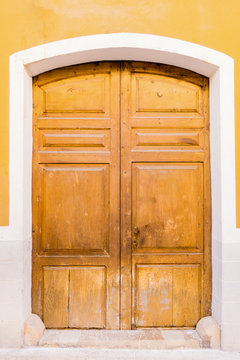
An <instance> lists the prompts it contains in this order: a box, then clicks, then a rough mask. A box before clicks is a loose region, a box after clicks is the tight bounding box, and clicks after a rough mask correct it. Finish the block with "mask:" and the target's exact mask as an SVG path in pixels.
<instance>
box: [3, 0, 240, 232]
mask: <svg viewBox="0 0 240 360" xmlns="http://www.w3.org/2000/svg"><path fill="white" fill-rule="evenodd" d="M0 29H1V31H0V43H1V46H0V79H1V82H0V111H1V119H0V184H1V186H0V225H8V91H9V88H8V58H9V55H11V54H13V53H15V52H16V51H19V50H23V49H26V48H29V47H32V46H35V45H39V44H43V43H47V42H50V41H55V40H61V39H67V38H71V37H76V36H81V35H90V34H102V33H114V32H135V33H148V34H157V35H162V36H169V37H173V38H178V39H183V40H187V41H190V42H193V43H197V44H200V45H204V46H208V47H210V48H213V49H215V50H218V51H221V52H224V53H226V54H227V55H229V56H231V57H233V58H234V60H235V84H236V86H235V89H236V155H237V158H236V169H237V206H238V213H237V218H238V226H240V104H239V102H238V100H239V95H240V40H239V39H240V1H239V0H228V1H227V2H226V1H225V0H11V1H5V0H0Z"/></svg>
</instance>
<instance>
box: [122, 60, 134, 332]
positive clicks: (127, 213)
mask: <svg viewBox="0 0 240 360" xmlns="http://www.w3.org/2000/svg"><path fill="white" fill-rule="evenodd" d="M129 75H130V73H129V71H128V64H127V63H124V62H123V63H121V92H120V93H121V330H129V329H131V307H132V299H131V287H132V285H131V281H132V279H131V278H132V269H131V256H132V239H131V159H130V151H131V145H130V144H131V141H130V136H129V135H130V123H129V114H130V109H129V104H130V101H129V96H130V81H129V80H130V76H129Z"/></svg>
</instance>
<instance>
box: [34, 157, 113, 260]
mask: <svg viewBox="0 0 240 360" xmlns="http://www.w3.org/2000/svg"><path fill="white" fill-rule="evenodd" d="M39 170H40V171H41V172H42V188H43V200H42V202H41V205H42V209H41V210H40V214H42V218H41V219H40V223H42V231H41V233H40V234H39V239H40V241H41V242H42V245H43V246H42V250H43V251H47V250H49V251H50V250H51V251H55V252H57V253H59V252H63V251H64V253H70V252H72V250H78V251H79V252H84V253H91V252H98V253H99V252H101V253H104V252H105V251H108V248H109V166H108V165H100V164H96V165H92V164H84V165H75V164H74V165H73V164H72V165H66V164H63V165H59V164H58V165H54V166H53V165H49V166H47V165H45V166H40V169H39ZM92 194H94V196H92ZM96 199H97V201H96ZM79 220H81V221H79ZM96 223H97V224H98V226H97V227H96V226H95V224H96Z"/></svg>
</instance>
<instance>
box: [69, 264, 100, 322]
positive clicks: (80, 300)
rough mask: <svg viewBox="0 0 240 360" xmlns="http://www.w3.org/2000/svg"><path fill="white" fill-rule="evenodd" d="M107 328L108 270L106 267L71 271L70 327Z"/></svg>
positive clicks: (80, 268) (82, 268) (81, 268)
mask: <svg viewBox="0 0 240 360" xmlns="http://www.w3.org/2000/svg"><path fill="white" fill-rule="evenodd" d="M105 326H106V270H105V268H104V267H91V266H89V267H79V268H73V269H70V292H69V327H71V328H81V329H83V328H86V329H90V328H97V329H103V328H105Z"/></svg>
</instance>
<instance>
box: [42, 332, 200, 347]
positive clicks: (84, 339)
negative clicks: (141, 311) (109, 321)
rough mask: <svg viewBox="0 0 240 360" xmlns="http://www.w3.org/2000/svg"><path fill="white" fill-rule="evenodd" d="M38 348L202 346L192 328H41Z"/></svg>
mask: <svg viewBox="0 0 240 360" xmlns="http://www.w3.org/2000/svg"><path fill="white" fill-rule="evenodd" d="M38 345H39V346H41V347H60V348H66V347H78V348H102V349H103V348H104V349H146V350H147V349H151V350H161V349H178V348H191V349H199V348H203V347H206V344H205V343H204V341H203V340H202V339H201V338H200V337H199V335H198V333H197V331H196V330H160V329H157V330H152V329H151V330H150V329H149V330H146V329H144V330H45V332H44V334H43V336H42V338H41V339H40V341H39V344H38Z"/></svg>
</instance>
